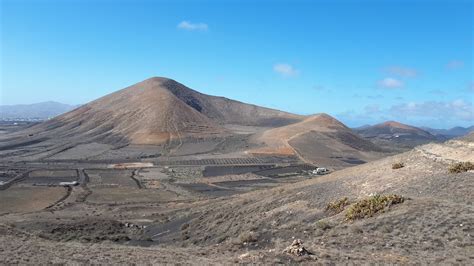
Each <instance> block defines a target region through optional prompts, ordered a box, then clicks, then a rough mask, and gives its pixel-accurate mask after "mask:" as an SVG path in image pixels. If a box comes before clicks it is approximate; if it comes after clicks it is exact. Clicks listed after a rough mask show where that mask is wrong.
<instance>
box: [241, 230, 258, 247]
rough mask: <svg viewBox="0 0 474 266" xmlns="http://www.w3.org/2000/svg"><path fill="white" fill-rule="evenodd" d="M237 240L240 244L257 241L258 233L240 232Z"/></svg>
mask: <svg viewBox="0 0 474 266" xmlns="http://www.w3.org/2000/svg"><path fill="white" fill-rule="evenodd" d="M239 241H240V243H241V244H243V243H252V242H257V241H258V234H257V233H255V232H252V231H250V232H242V233H241V234H240V235H239Z"/></svg>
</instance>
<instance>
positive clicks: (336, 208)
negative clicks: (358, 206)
mask: <svg viewBox="0 0 474 266" xmlns="http://www.w3.org/2000/svg"><path fill="white" fill-rule="evenodd" d="M349 204H350V203H349V199H348V198H341V199H338V200H336V201H333V202H329V203H328V205H327V206H326V211H329V212H331V213H334V214H338V213H340V212H342V211H343V210H344V208H345V207H346V206H347V205H349Z"/></svg>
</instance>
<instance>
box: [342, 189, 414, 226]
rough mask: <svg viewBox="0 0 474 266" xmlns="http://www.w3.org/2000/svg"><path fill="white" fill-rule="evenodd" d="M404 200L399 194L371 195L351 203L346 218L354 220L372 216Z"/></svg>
mask: <svg viewBox="0 0 474 266" xmlns="http://www.w3.org/2000/svg"><path fill="white" fill-rule="evenodd" d="M404 201H405V199H404V198H403V197H402V196H399V195H374V196H370V197H369V198H365V199H362V200H359V201H358V202H356V203H354V204H353V205H351V206H350V207H349V209H348V210H347V212H346V220H348V221H353V220H357V219H363V218H366V217H372V216H374V215H375V214H377V213H380V212H384V211H385V210H386V209H387V208H389V207H390V206H392V205H395V204H399V203H402V202H404Z"/></svg>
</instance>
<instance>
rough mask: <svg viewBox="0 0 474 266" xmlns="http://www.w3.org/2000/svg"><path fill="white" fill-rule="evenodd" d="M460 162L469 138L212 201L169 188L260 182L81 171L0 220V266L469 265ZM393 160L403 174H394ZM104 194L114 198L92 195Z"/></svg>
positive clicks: (467, 182) (470, 181) (469, 206)
mask: <svg viewBox="0 0 474 266" xmlns="http://www.w3.org/2000/svg"><path fill="white" fill-rule="evenodd" d="M460 161H474V144H473V143H472V142H470V139H468V138H467V141H462V140H456V141H450V142H447V143H444V144H428V145H424V146H420V147H417V148H415V149H414V150H412V151H409V152H406V153H402V154H399V155H396V156H392V157H387V158H384V159H380V160H377V161H374V162H370V163H366V164H363V165H359V166H355V167H350V168H346V169H343V170H339V171H336V172H334V173H331V174H328V175H324V176H315V177H312V178H309V179H308V177H305V178H302V179H300V180H303V181H299V182H296V183H293V181H292V182H290V183H288V184H287V183H285V182H283V183H281V184H280V185H278V186H274V187H270V188H264V187H263V188H260V189H257V190H252V191H250V192H245V191H240V192H239V193H236V194H235V193H234V194H229V195H226V196H220V197H212V196H205V195H204V196H203V195H200V196H196V195H198V194H196V193H194V192H193V193H191V192H189V190H186V189H183V188H182V187H180V186H179V182H184V183H187V184H195V183H196V182H197V180H200V179H202V180H201V181H202V183H203V184H206V185H211V186H213V185H214V184H215V183H216V182H217V183H219V182H222V181H239V182H240V181H245V182H248V181H252V182H253V181H254V180H257V181H259V182H260V181H261V180H265V179H268V178H261V177H260V178H259V177H257V176H255V175H254V174H248V173H247V174H242V176H241V178H240V177H239V175H229V176H227V177H219V176H218V177H208V178H205V177H202V176H200V177H196V178H197V179H193V180H184V177H183V176H182V175H183V174H185V173H189V174H192V173H194V172H196V171H198V169H199V168H198V167H194V168H193V167H191V168H190V169H188V170H186V171H174V170H173V171H171V170H170V168H168V169H161V170H157V169H155V168H149V169H148V170H144V171H143V173H142V174H140V173H137V172H136V171H134V170H127V172H123V173H122V172H120V174H119V175H117V178H118V177H120V178H121V179H120V180H119V179H117V180H115V179H113V176H109V175H108V174H104V173H105V172H104V173H102V172H103V171H105V170H94V171H92V170H86V171H85V173H86V174H88V175H89V178H90V180H89V182H90V183H88V185H87V186H85V187H77V188H74V189H73V191H72V192H71V195H69V197H68V198H67V200H66V201H65V203H64V204H59V205H56V206H53V207H52V208H47V209H44V210H42V209H37V210H30V211H29V212H10V213H3V214H2V215H0V258H1V259H2V261H3V262H5V263H7V264H15V263H20V264H24V263H27V264H44V263H66V264H76V263H84V264H91V263H105V264H113V263H124V264H125V263H127V264H128V263H134V264H149V263H154V264H155V263H156V264H159V263H173V264H174V263H180V264H231V263H263V264H278V263H282V264H289V263H297V262H298V263H303V264H305V263H307V264H314V263H323V264H325V263H356V264H359V263H397V264H398V263H400V264H402V263H403V264H406V263H410V264H412V263H414V264H431V263H434V264H464V265H468V264H472V263H473V262H474V256H473V255H472V254H474V238H473V232H474V230H473V223H472V221H473V220H474V219H473V218H474V217H473V213H474V206H473V202H474V195H473V194H472V191H474V173H473V172H471V171H468V172H463V173H450V172H449V171H448V169H449V167H450V166H451V165H452V164H453V163H456V162H460ZM395 163H398V164H399V165H402V167H399V168H397V169H393V166H394V164H395ZM171 169H172V168H171ZM167 172H171V173H172V174H170V175H168V174H167ZM132 177H134V178H135V179H137V180H139V181H140V182H142V184H143V185H144V188H139V187H137V185H136V184H135V183H134V181H133V180H132V179H131V178H132ZM110 178H112V180H115V181H114V182H115V183H113V182H112V183H111V181H108V180H109V179H110ZM180 180H181V181H180ZM198 183H201V182H198ZM111 186H115V188H117V189H118V188H120V189H122V190H123V193H124V194H123V195H124V196H123V197H122V198H121V197H117V195H115V196H114V198H106V197H105V198H97V197H96V198H94V197H92V196H90V195H94V193H99V192H100V193H102V192H104V191H107V189H111ZM147 186H150V188H148V189H147ZM149 189H153V192H150V191H148V190H149ZM132 190H133V191H135V192H133V193H129V192H130V191H132ZM185 191H187V192H185ZM244 192H245V193H244ZM0 193H3V192H0ZM90 193H92V194H90ZM147 193H151V194H147ZM166 193H168V194H166ZM393 194H394V195H400V196H401V197H403V200H402V201H401V202H396V203H393V204H386V203H383V204H382V205H380V206H381V208H380V209H377V206H379V205H374V206H375V207H374V206H372V207H373V208H372V207H371V208H370V211H371V212H370V215H367V216H365V217H363V218H361V219H349V218H348V217H351V216H350V215H349V213H351V212H354V211H356V210H366V209H364V208H365V207H364V205H362V203H363V202H364V200H369V202H372V201H370V200H373V199H377V197H378V196H374V195H393ZM160 195H161V196H160ZM164 195H165V196H164ZM172 198H174V199H173V200H171V199H172ZM91 199H94V200H91ZM111 199H113V200H111ZM146 199H148V200H146ZM331 202H335V203H334V204H333V205H332V206H333V207H331V208H329V209H328V208H327V206H328V204H329V203H331ZM338 202H339V203H338ZM374 204H375V203H374ZM361 206H362V207H361ZM358 208H359V209H358Z"/></svg>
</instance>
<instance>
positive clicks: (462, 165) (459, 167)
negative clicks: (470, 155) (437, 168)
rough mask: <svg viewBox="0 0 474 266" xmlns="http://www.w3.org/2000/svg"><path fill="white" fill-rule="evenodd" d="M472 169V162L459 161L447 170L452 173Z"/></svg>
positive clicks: (473, 165)
mask: <svg viewBox="0 0 474 266" xmlns="http://www.w3.org/2000/svg"><path fill="white" fill-rule="evenodd" d="M469 170H474V164H473V163H471V162H459V163H455V164H452V165H450V166H449V168H448V171H449V172H450V173H453V174H458V173H462V172H467V171H469Z"/></svg>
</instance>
